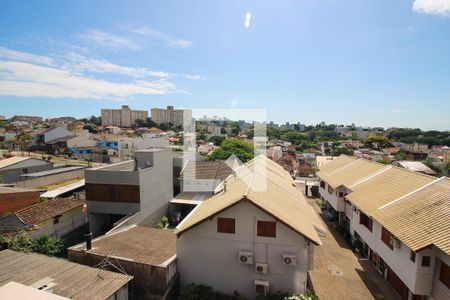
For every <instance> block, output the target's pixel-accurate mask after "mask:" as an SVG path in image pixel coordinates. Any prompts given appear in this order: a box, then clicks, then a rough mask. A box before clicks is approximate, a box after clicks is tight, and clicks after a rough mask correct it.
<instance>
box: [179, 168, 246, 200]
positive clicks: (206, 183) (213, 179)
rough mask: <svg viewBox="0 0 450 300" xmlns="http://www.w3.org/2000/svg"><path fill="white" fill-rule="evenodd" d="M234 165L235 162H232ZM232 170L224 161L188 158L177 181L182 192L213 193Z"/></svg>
mask: <svg viewBox="0 0 450 300" xmlns="http://www.w3.org/2000/svg"><path fill="white" fill-rule="evenodd" d="M233 164H234V167H237V166H238V165H237V163H236V162H234V163H233ZM232 172H233V167H230V166H228V164H227V162H226V161H223V160H217V161H196V160H189V161H188V162H187V163H186V164H185V165H184V167H183V169H182V170H181V172H180V177H179V182H180V186H181V189H180V190H181V191H182V192H205V193H210V194H211V193H213V192H214V191H215V189H216V188H217V186H218V185H219V184H220V183H221V182H222V181H223V180H225V179H226V178H227V177H228V176H229V175H230V174H231V173H232Z"/></svg>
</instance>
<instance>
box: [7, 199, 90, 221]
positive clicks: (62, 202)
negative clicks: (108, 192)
mask: <svg viewBox="0 0 450 300" xmlns="http://www.w3.org/2000/svg"><path fill="white" fill-rule="evenodd" d="M85 203H86V201H85V200H82V199H75V198H56V199H53V200H48V201H43V202H40V203H36V204H34V205H31V206H29V207H26V208H24V209H21V210H19V211H17V212H16V213H15V215H16V216H17V217H18V218H19V219H20V220H21V221H22V222H23V223H24V224H27V225H30V226H32V225H37V224H40V223H42V222H44V221H46V220H48V219H51V218H53V217H56V216H59V215H61V214H63V213H65V212H67V211H69V210H71V209H74V208H76V207H79V206H82V205H83V204H85Z"/></svg>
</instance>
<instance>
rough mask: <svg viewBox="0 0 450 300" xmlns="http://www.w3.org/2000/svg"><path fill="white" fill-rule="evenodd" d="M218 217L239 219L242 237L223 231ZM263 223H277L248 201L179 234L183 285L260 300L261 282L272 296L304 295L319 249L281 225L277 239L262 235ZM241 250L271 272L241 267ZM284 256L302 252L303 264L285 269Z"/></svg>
mask: <svg viewBox="0 0 450 300" xmlns="http://www.w3.org/2000/svg"><path fill="white" fill-rule="evenodd" d="M217 217H230V218H235V220H236V228H235V229H236V230H235V231H236V233H235V234H226V233H217ZM257 220H263V221H275V220H274V219H273V218H272V217H271V216H269V215H267V214H266V213H265V212H263V211H261V210H260V209H258V208H256V207H255V206H254V205H252V204H250V203H248V202H242V203H240V204H238V205H235V206H233V207H231V208H229V209H228V210H226V211H224V212H222V213H220V214H219V215H218V216H216V217H213V218H211V219H210V220H207V221H205V222H203V223H202V224H200V225H198V226H196V227H194V228H192V229H190V230H189V231H187V232H185V233H183V234H182V235H181V236H179V238H178V240H177V257H178V269H179V272H180V276H181V285H182V286H184V285H187V284H189V283H192V282H195V283H196V284H205V285H209V286H211V287H213V288H214V289H216V290H218V291H221V292H223V293H226V294H233V292H234V291H236V290H237V291H239V293H240V294H241V295H244V296H246V297H254V296H255V285H254V281H255V280H257V279H259V280H268V281H269V282H270V291H272V292H276V291H278V290H281V291H283V292H289V293H301V292H304V291H305V288H306V281H307V270H308V266H311V265H310V263H309V261H308V259H311V251H312V248H313V246H308V241H307V240H306V239H305V238H304V237H302V236H301V235H299V234H298V233H296V232H294V231H292V230H291V229H289V228H288V227H286V226H285V225H283V224H282V223H280V222H277V224H276V238H269V237H258V236H256V222H257ZM240 250H244V251H251V252H253V256H254V263H256V262H259V263H267V264H268V270H269V271H268V274H266V275H260V274H257V273H255V264H249V265H247V264H242V263H240V262H239V260H238V253H239V251H240ZM283 254H296V255H297V266H287V265H284V264H283V260H282V257H283Z"/></svg>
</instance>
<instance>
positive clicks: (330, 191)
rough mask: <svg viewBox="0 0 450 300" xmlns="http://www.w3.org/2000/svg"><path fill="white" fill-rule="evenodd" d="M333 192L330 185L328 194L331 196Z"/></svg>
mask: <svg viewBox="0 0 450 300" xmlns="http://www.w3.org/2000/svg"><path fill="white" fill-rule="evenodd" d="M333 192H334V189H333V188H332V187H331V186H330V185H328V193H329V194H330V195H331V194H333Z"/></svg>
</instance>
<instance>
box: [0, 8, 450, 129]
mask: <svg viewBox="0 0 450 300" xmlns="http://www.w3.org/2000/svg"><path fill="white" fill-rule="evenodd" d="M433 3H434V2H433V1H427V0H419V1H403V2H401V3H393V2H392V1H380V2H377V3H373V2H371V1H362V2H361V1H354V0H353V1H351V0H347V1H343V2H342V1H341V2H339V3H336V2H334V1H320V2H317V1H316V2H314V3H313V2H307V1H302V2H298V1H286V2H283V3H264V4H263V3H259V2H258V1H249V2H246V3H242V2H238V1H234V2H230V3H226V4H225V3H209V2H203V3H196V4H191V3H189V4H187V3H183V2H179V1H176V2H175V4H173V3H170V4H169V3H147V2H141V1H134V2H132V3H126V4H125V3H123V4H120V3H113V4H110V3H107V2H102V1H99V2H96V3H90V2H87V1H86V2H83V1H81V2H79V3H77V4H76V5H75V4H70V3H54V2H48V3H44V4H42V3H16V2H6V3H5V4H4V7H5V9H3V10H2V12H0V16H1V18H0V26H1V28H2V35H1V37H0V104H2V110H1V112H0V113H1V115H5V116H7V117H11V116H13V115H42V116H43V117H59V116H65V115H70V116H74V117H77V118H82V117H88V116H90V115H96V116H97V115H100V110H101V109H102V108H109V107H110V108H116V107H117V108H118V107H120V106H121V105H129V106H130V107H132V108H133V109H137V110H141V109H145V110H148V111H150V109H151V108H152V107H162V108H164V107H166V106H167V105H173V106H175V107H178V108H193V109H220V108H260V109H266V110H267V119H268V120H273V121H274V122H276V123H285V122H290V123H296V122H298V121H300V122H301V123H304V124H318V123H320V122H322V121H324V122H326V123H328V124H330V123H331V124H351V123H355V124H361V125H363V126H382V127H385V128H386V127H410V128H422V129H424V130H430V129H436V130H449V129H450V121H449V120H448V116H447V115H448V111H450V99H449V95H450V84H449V80H450V68H449V67H448V66H449V65H450V57H449V56H448V53H449V52H450V41H449V39H448V38H446V37H448V36H450V26H448V25H449V23H450V17H449V16H450V5H447V4H446V3H443V4H442V5H441V6H436V5H434V4H433ZM41 5H45V6H46V7H48V8H49V9H46V10H39V7H40V6H41ZM174 5H176V6H177V9H176V10H174V9H173V7H174ZM138 8H139V9H138ZM36 11H39V12H40V14H39V15H36V14H35V12H36ZM67 11H70V12H71V13H70V14H67V13H65V12H67ZM99 11H103V13H102V14H101V16H99V14H98V12H99ZM117 11H120V14H117V13H113V12H117ZM44 19H45V22H43V21H42V20H44ZM324 20H326V21H324Z"/></svg>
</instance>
